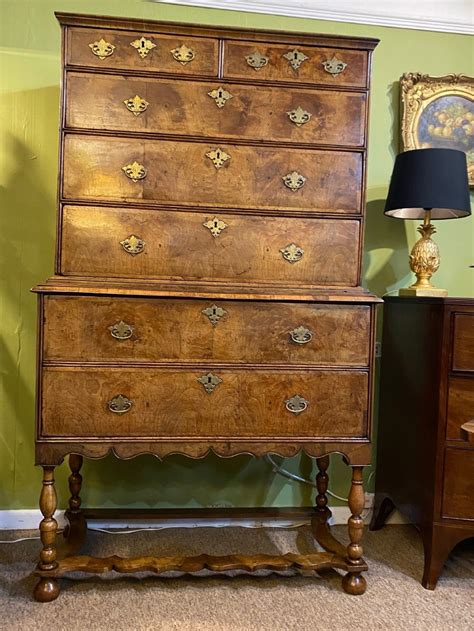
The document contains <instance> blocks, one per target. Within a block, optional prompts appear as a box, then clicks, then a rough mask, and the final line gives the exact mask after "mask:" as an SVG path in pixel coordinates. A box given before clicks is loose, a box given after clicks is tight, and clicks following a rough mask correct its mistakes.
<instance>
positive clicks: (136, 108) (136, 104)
mask: <svg viewBox="0 0 474 631" xmlns="http://www.w3.org/2000/svg"><path fill="white" fill-rule="evenodd" d="M124 105H125V107H126V108H127V110H128V111H129V112H132V114H134V115H135V116H140V114H143V112H144V111H145V110H146V108H147V107H148V106H149V105H150V104H149V103H148V101H145V99H142V97H141V96H138V94H135V96H133V97H131V98H130V99H125V101H124Z"/></svg>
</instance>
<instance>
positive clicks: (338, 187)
mask: <svg viewBox="0 0 474 631" xmlns="http://www.w3.org/2000/svg"><path fill="white" fill-rule="evenodd" d="M362 174H363V156H362V154H361V153H359V152H355V151H352V152H351V151H323V150H311V149H304V148H301V147H297V148H292V149H289V148H282V149H279V150H278V151H275V148H274V147H264V146H261V145H257V146H246V145H232V144H227V143H215V142H185V141H178V142H177V141H175V140H161V141H156V140H151V139H147V140H135V139H127V138H104V137H98V136H84V135H79V134H78V135H76V134H69V135H68V136H67V137H66V141H65V145H64V183H63V196H64V198H65V199H75V200H77V199H84V200H102V201H112V202H118V203H120V202H123V201H127V202H135V203H148V204H149V203H154V204H161V205H169V204H171V205H184V206H199V205H201V206H206V207H208V208H250V209H255V208H259V209H261V210H263V209H267V210H275V211H278V212H281V213H284V211H285V210H303V209H304V210H306V211H308V212H312V213H315V214H316V213H318V212H319V213H321V212H333V213H341V214H344V213H351V214H353V213H360V212H361V189H362Z"/></svg>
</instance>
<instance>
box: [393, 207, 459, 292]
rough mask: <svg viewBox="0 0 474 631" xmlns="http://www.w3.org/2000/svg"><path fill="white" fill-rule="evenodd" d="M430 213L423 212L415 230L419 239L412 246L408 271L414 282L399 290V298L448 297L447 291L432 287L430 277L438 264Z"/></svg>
mask: <svg viewBox="0 0 474 631" xmlns="http://www.w3.org/2000/svg"><path fill="white" fill-rule="evenodd" d="M430 220H431V212H430V211H429V210H425V217H424V220H423V225H421V226H419V227H418V228H417V230H418V232H419V233H420V234H421V238H420V239H418V241H417V242H416V243H415V245H414V246H413V249H412V251H411V254H410V269H411V271H412V272H413V273H414V274H415V275H416V282H415V283H413V285H410V287H406V288H404V289H400V290H399V292H398V295H399V296H424V297H438V298H442V297H445V296H447V295H448V291H447V289H439V288H438V287H433V285H432V284H431V282H430V278H431V276H432V275H433V274H434V273H435V272H436V271H437V270H438V268H439V264H440V258H439V249H438V246H437V245H436V243H435V242H434V241H433V239H432V238H431V235H432V234H434V233H435V232H436V228H435V227H434V226H433V224H431V223H430Z"/></svg>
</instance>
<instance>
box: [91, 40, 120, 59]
mask: <svg viewBox="0 0 474 631" xmlns="http://www.w3.org/2000/svg"><path fill="white" fill-rule="evenodd" d="M89 48H90V49H91V51H92V52H93V53H94V55H95V56H96V57H98V58H99V59H102V60H103V59H105V58H106V57H110V55H113V52H114V50H115V46H114V45H113V44H110V43H109V42H106V41H105V39H103V38H102V39H99V40H98V41H97V42H93V43H92V44H89Z"/></svg>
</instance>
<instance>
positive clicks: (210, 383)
mask: <svg viewBox="0 0 474 631" xmlns="http://www.w3.org/2000/svg"><path fill="white" fill-rule="evenodd" d="M198 381H199V383H201V384H202V385H203V387H204V390H205V391H206V392H207V393H208V394H211V392H214V390H215V388H217V386H218V385H219V384H220V383H222V379H221V378H220V377H218V376H217V375H213V374H212V372H209V373H207V375H203V376H202V377H199V378H198Z"/></svg>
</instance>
